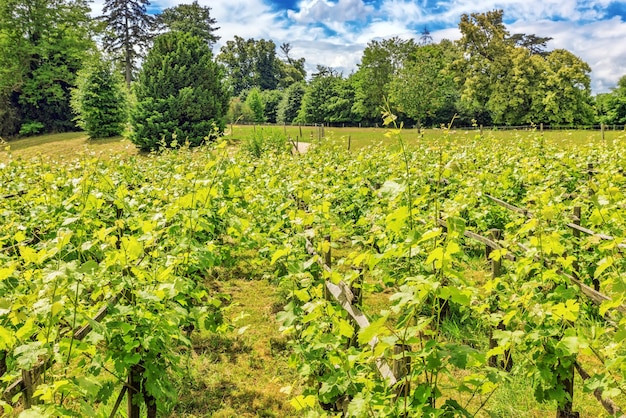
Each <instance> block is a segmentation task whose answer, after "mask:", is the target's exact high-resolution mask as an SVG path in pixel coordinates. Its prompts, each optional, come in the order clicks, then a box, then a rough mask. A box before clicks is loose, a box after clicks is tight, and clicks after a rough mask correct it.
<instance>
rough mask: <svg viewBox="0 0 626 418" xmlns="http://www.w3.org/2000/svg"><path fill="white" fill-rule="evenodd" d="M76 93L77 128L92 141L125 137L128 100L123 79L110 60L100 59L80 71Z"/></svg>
mask: <svg viewBox="0 0 626 418" xmlns="http://www.w3.org/2000/svg"><path fill="white" fill-rule="evenodd" d="M76 84H77V88H75V89H74V90H72V109H73V110H74V112H75V113H76V114H77V115H78V117H77V118H76V121H77V125H78V126H79V127H80V128H82V129H84V130H85V131H87V133H88V134H89V136H90V137H91V138H107V137H111V136H116V135H121V134H122V132H123V131H124V127H125V123H126V120H127V116H128V115H127V101H126V94H125V92H124V87H123V84H122V80H121V76H120V75H119V74H118V73H117V72H116V71H115V70H114V68H113V65H112V63H111V62H110V61H107V60H105V59H103V58H102V57H97V58H95V59H94V62H93V63H91V65H88V66H87V67H86V68H85V69H83V70H81V71H79V73H78V80H77V82H76Z"/></svg>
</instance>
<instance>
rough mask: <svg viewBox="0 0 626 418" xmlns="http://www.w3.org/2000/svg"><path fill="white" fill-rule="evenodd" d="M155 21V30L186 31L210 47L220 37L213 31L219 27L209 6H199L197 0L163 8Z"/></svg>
mask: <svg viewBox="0 0 626 418" xmlns="http://www.w3.org/2000/svg"><path fill="white" fill-rule="evenodd" d="M155 23H156V26H157V30H171V31H176V30H177V31H182V32H188V33H190V34H191V35H193V36H197V37H199V38H200V39H202V40H204V41H205V42H206V43H207V44H209V46H210V47H212V46H213V45H214V44H215V42H217V41H218V40H219V39H220V37H219V36H217V35H215V33H214V32H215V31H217V30H218V29H219V27H216V26H215V24H216V23H217V21H216V20H215V19H214V18H213V17H211V8H210V7H208V6H200V5H199V4H198V1H197V0H195V1H194V2H193V3H191V4H179V5H178V6H175V7H170V8H167V9H165V10H163V12H162V13H161V14H158V15H156V17H155Z"/></svg>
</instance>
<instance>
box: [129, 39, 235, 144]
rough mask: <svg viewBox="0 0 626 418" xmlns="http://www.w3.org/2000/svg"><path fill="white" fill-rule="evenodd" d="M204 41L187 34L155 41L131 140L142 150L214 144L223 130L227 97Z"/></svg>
mask: <svg viewBox="0 0 626 418" xmlns="http://www.w3.org/2000/svg"><path fill="white" fill-rule="evenodd" d="M212 57H213V55H212V53H211V50H210V49H209V46H208V44H207V43H206V42H204V40H202V39H200V38H197V37H194V36H192V35H190V34H188V33H186V32H169V33H166V34H163V35H160V36H159V37H157V38H156V39H155V41H154V46H153V47H152V49H151V50H150V52H149V53H148V56H147V57H146V59H145V61H144V63H143V66H142V69H141V72H140V73H139V77H138V80H137V84H136V89H135V92H136V96H137V105H136V108H135V109H134V111H133V112H132V114H131V122H132V127H133V132H132V134H131V140H132V141H133V142H134V143H135V144H136V145H137V146H138V147H139V148H141V149H143V150H154V149H158V148H159V147H160V146H166V147H169V146H174V145H182V144H184V143H189V144H190V145H192V146H196V145H200V144H202V143H204V142H207V140H212V139H215V137H216V136H217V135H219V134H220V133H221V132H222V131H223V128H224V124H225V121H224V117H225V116H226V112H227V110H228V97H227V95H226V92H225V89H224V87H223V86H222V73H221V71H220V69H219V67H218V65H217V64H216V63H215V62H214V61H213V60H212Z"/></svg>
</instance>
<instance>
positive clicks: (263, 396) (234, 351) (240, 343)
mask: <svg viewBox="0 0 626 418" xmlns="http://www.w3.org/2000/svg"><path fill="white" fill-rule="evenodd" d="M387 131H388V129H386V128H378V129H373V128H363V129H360V128H325V132H324V133H325V136H326V137H325V138H322V139H320V132H319V131H318V128H314V127H302V128H301V130H300V128H299V127H297V126H295V127H269V126H263V127H261V126H257V127H254V126H233V127H230V126H229V129H228V131H227V135H228V138H230V139H231V140H232V141H233V142H238V140H242V141H245V140H246V139H248V138H251V137H252V136H253V135H255V134H263V135H266V134H268V135H269V134H274V133H283V134H285V135H286V136H288V137H290V138H292V139H294V141H295V140H296V138H297V140H299V141H303V142H313V143H315V141H320V140H322V141H333V142H336V143H339V144H345V146H346V148H347V147H348V142H349V143H350V147H351V148H352V149H358V148H362V147H365V146H368V145H372V144H378V143H381V142H382V143H388V144H389V145H390V146H391V147H395V146H397V141H396V140H391V139H388V138H387V137H386V136H385V133H386V132H387ZM440 135H442V131H441V130H434V129H430V130H426V131H425V132H424V135H423V136H419V135H418V134H417V132H416V131H415V130H405V131H404V132H403V133H402V137H403V139H404V140H405V141H407V143H410V144H416V145H417V144H420V143H424V142H428V141H429V140H431V139H433V140H434V139H436V138H437V137H439V136H440ZM449 135H450V137H451V139H453V140H458V141H463V140H464V139H466V138H475V136H476V135H479V131H466V130H455V129H452V130H451V131H450V132H449ZM520 135H523V136H528V135H529V132H526V131H487V130H486V131H484V132H483V137H482V138H483V139H484V140H485V141H488V140H489V139H492V138H493V139H496V138H497V139H499V140H502V139H506V138H513V137H515V136H520ZM530 135H543V136H544V138H545V140H546V141H553V142H554V143H558V144H561V145H563V146H582V145H584V144H585V143H587V142H588V141H589V140H590V139H594V140H599V139H600V138H601V133H600V132H597V131H546V132H544V133H543V134H542V133H540V132H535V133H530ZM624 135H625V133H624V132H623V131H607V132H606V133H605V139H606V140H607V141H610V140H612V139H615V138H618V137H623V136H624ZM5 147H6V148H8V149H5V150H2V149H3V148H5ZM136 153H137V150H136V149H135V147H134V146H133V145H132V144H131V143H130V142H129V141H128V140H126V139H124V138H121V137H116V138H111V139H106V140H89V139H88V138H87V136H86V134H85V133H81V132H76V133H66V134H55V135H42V136H36V137H31V138H24V139H17V140H14V141H10V142H9V143H7V144H3V145H2V148H0V162H3V161H6V160H8V159H20V158H22V159H30V158H41V159H46V160H51V161H67V160H69V159H74V158H84V157H95V158H107V156H109V155H112V154H117V155H122V156H126V155H127V156H130V155H134V154H136ZM482 267H484V269H485V270H486V269H487V268H488V266H487V265H486V264H485V265H484V266H483V265H481V263H480V262H478V263H476V264H475V265H472V266H468V268H470V269H471V270H476V271H472V272H469V273H468V274H470V275H481V274H484V272H481V271H480V269H481V268H482ZM212 285H213V286H218V287H219V288H220V291H221V292H223V293H227V294H230V295H231V297H232V301H231V306H230V307H229V310H228V312H229V317H230V320H231V321H232V322H233V324H234V325H235V326H234V329H233V331H232V332H230V333H229V334H228V335H225V336H220V337H215V336H212V335H209V334H202V333H196V334H194V337H193V338H194V339H193V341H194V350H193V351H192V352H190V353H189V361H188V370H189V375H188V377H187V378H186V379H185V380H184V381H181V382H178V386H179V388H180V389H179V403H178V405H177V406H176V407H175V408H174V409H173V411H171V414H170V416H172V417H200V416H206V417H209V416H211V417H296V416H299V415H298V413H297V412H296V411H295V410H294V409H293V408H292V407H291V406H290V404H289V398H290V396H291V395H294V394H297V393H298V391H299V388H298V382H297V378H296V376H295V374H294V372H293V371H292V370H291V369H290V368H289V366H288V357H289V351H288V348H287V341H286V339H285V337H284V336H283V335H281V333H280V332H279V325H278V323H277V322H276V321H275V314H276V312H277V311H278V310H280V308H281V307H282V305H281V303H282V302H283V301H282V300H281V297H280V295H279V292H278V290H277V289H276V287H275V286H274V285H273V284H272V283H271V282H270V281H268V280H267V279H263V278H259V277H249V276H248V275H247V274H246V273H245V271H239V272H236V273H232V274H226V275H224V277H220V278H218V280H216V281H215V283H213V284H212ZM367 303H370V304H373V305H377V304H381V303H383V304H384V303H385V301H380V300H372V301H367ZM575 387H576V388H581V387H582V385H581V384H580V382H579V381H577V382H576V385H575ZM289 392H290V393H289ZM576 396H579V394H577V395H576ZM585 396H587V397H588V399H590V404H589V405H588V406H586V407H584V409H583V410H581V416H584V417H593V416H600V415H601V414H602V410H601V408H599V406H598V405H597V404H596V403H591V402H593V401H592V400H591V398H590V396H589V395H585ZM586 399H587V398H586ZM492 403H493V404H494V405H496V406H495V407H492V408H491V410H492V411H494V412H495V413H496V414H497V416H501V417H509V416H524V417H543V416H548V415H553V414H554V406H553V405H550V404H547V405H546V404H544V405H541V404H538V403H537V402H536V401H535V400H534V398H533V395H532V392H531V391H530V390H528V384H527V382H524V381H521V380H517V379H515V380H513V381H511V382H510V384H509V385H507V386H506V387H503V388H502V389H499V390H498V391H497V392H496V393H495V395H494V397H493V399H492ZM520 413H522V414H523V415H516V414H520Z"/></svg>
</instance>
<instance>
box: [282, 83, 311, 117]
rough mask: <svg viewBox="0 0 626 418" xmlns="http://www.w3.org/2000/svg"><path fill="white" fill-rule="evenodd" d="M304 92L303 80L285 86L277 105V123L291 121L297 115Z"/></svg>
mask: <svg viewBox="0 0 626 418" xmlns="http://www.w3.org/2000/svg"><path fill="white" fill-rule="evenodd" d="M305 92H306V85H305V84H304V82H298V83H294V84H292V85H290V86H289V87H287V89H286V90H285V93H284V94H283V98H282V100H281V101H280V104H279V105H278V110H277V114H276V121H277V122H278V123H292V122H293V121H294V120H295V119H296V118H297V117H298V112H299V111H300V106H301V105H302V98H303V97H304V93H305Z"/></svg>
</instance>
